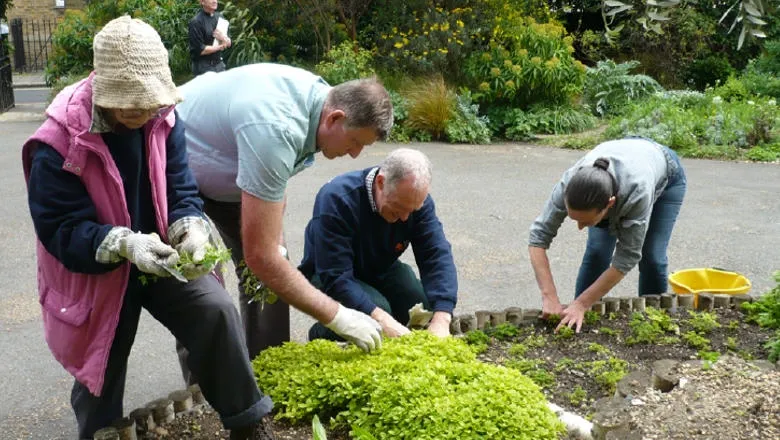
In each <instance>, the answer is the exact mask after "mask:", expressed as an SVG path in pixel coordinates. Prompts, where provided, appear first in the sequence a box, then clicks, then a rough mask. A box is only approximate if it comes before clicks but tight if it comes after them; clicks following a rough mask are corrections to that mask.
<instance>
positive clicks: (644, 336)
mask: <svg viewBox="0 0 780 440" xmlns="http://www.w3.org/2000/svg"><path fill="white" fill-rule="evenodd" d="M645 314H646V315H643V314H642V313H640V312H634V313H632V314H631V320H630V321H629V323H628V326H629V327H630V328H631V335H630V336H629V337H628V338H626V344H629V345H632V344H655V343H658V342H659V341H660V340H661V338H662V337H663V336H665V335H666V334H667V333H670V332H671V333H678V332H679V327H678V326H677V324H675V323H674V322H673V320H672V318H671V317H670V316H669V315H668V314H667V313H666V312H665V311H663V310H659V309H656V308H654V307H648V308H647V309H645Z"/></svg>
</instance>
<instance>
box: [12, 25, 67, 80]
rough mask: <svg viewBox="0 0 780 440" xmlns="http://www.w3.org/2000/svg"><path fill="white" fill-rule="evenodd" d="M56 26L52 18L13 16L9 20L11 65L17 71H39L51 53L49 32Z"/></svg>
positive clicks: (44, 65)
mask: <svg viewBox="0 0 780 440" xmlns="http://www.w3.org/2000/svg"><path fill="white" fill-rule="evenodd" d="M56 27H57V21H56V20H55V19H53V18H40V19H33V18H24V19H22V18H14V19H13V20H11V42H12V43H13V46H14V56H13V66H14V70H16V71H17V72H39V71H41V70H43V69H44V68H45V67H46V63H47V62H48V60H49V54H50V53H51V33H52V32H53V31H54V29H55V28H56Z"/></svg>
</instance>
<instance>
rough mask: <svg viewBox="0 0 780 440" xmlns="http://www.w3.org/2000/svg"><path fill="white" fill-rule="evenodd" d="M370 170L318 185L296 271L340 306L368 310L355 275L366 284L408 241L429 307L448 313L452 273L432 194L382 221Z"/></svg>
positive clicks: (454, 283) (454, 281) (454, 284)
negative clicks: (405, 213) (401, 216)
mask: <svg viewBox="0 0 780 440" xmlns="http://www.w3.org/2000/svg"><path fill="white" fill-rule="evenodd" d="M372 169H373V168H367V169H365V170H362V171H353V172H350V173H346V174H342V175H340V176H338V177H336V178H334V179H333V180H331V181H330V182H328V183H327V184H325V186H323V187H322V188H321V189H320V191H319V193H318V194H317V198H316V199H315V201H314V214H313V216H312V219H311V221H309V224H308V225H307V226H306V242H305V247H304V255H303V261H302V262H301V265H300V267H299V270H300V271H301V272H302V273H303V274H304V275H305V276H306V277H308V278H312V276H313V275H317V276H318V277H319V279H320V281H321V282H322V285H323V286H324V291H325V293H327V294H328V295H329V296H331V297H332V298H334V299H335V300H337V301H339V302H340V303H342V304H343V305H344V306H346V307H350V308H353V309H356V310H359V311H361V312H363V313H366V314H370V313H371V312H372V311H373V310H374V308H376V305H375V304H374V303H373V302H372V301H371V299H370V298H369V297H368V295H367V294H366V293H365V292H363V290H362V289H361V287H360V285H359V284H358V283H357V282H356V280H357V279H359V280H361V281H363V282H366V283H368V284H371V283H372V282H373V281H374V280H375V279H376V277H377V276H378V275H380V274H382V273H384V272H385V271H387V269H388V268H389V267H390V266H391V265H392V264H393V263H394V262H395V261H396V260H398V258H399V257H400V256H401V254H403V253H404V251H405V250H406V248H407V247H408V246H409V244H411V245H412V250H413V252H414V258H415V261H416V262H417V267H418V268H419V271H420V280H421V281H422V285H423V288H424V289H425V293H426V295H427V296H428V300H429V301H430V304H431V307H432V309H433V311H437V312H438V311H441V312H448V313H452V310H453V309H454V308H455V303H456V302H457V292H458V277H457V273H456V271H455V262H454V260H453V258H452V247H451V246H450V243H449V242H448V241H447V239H446V238H445V236H444V230H443V228H442V225H441V222H440V221H439V219H438V217H437V216H436V208H435V206H434V203H433V199H432V198H431V196H430V195H429V196H428V197H427V198H426V199H425V202H424V204H423V206H422V208H421V209H419V210H418V211H415V212H413V213H412V214H411V215H410V216H409V218H408V219H407V221H405V222H404V221H400V220H399V221H397V222H395V223H388V222H387V221H385V220H384V219H383V218H382V217H381V216H380V215H379V213H377V212H375V211H374V210H373V209H372V206H371V202H370V201H369V195H368V189H367V187H366V176H368V174H369V173H370V172H371V170H372Z"/></svg>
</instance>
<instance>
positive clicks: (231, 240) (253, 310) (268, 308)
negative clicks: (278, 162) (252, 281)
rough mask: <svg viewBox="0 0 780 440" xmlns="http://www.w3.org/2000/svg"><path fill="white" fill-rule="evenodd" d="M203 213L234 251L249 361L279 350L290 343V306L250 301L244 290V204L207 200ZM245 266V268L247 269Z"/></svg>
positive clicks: (233, 256) (233, 257)
mask: <svg viewBox="0 0 780 440" xmlns="http://www.w3.org/2000/svg"><path fill="white" fill-rule="evenodd" d="M201 198H202V199H203V203H204V204H203V210H204V211H205V212H206V214H207V215H208V216H209V217H210V218H211V220H212V221H213V222H214V224H215V225H216V226H217V229H218V230H219V235H220V236H221V237H222V241H224V242H225V246H227V247H228V248H229V249H230V253H231V258H232V259H233V264H234V265H235V266H236V276H237V277H238V292H239V307H240V309H241V319H242V320H243V323H244V335H245V339H246V344H247V350H248V352H249V358H250V359H254V358H255V357H257V355H258V354H259V353H260V352H261V351H263V350H264V349H266V348H268V347H277V346H280V345H282V344H283V343H284V342H287V341H289V340H290V307H289V306H288V305H287V303H285V302H284V301H282V300H281V299H277V301H276V302H275V303H273V304H261V303H259V302H251V303H250V302H249V301H250V299H251V298H252V296H251V292H249V293H250V294H249V295H248V294H247V292H245V291H244V281H245V277H244V269H243V267H241V266H242V263H243V261H244V252H243V249H242V247H241V203H231V202H218V201H216V200H212V199H209V198H206V197H203V196H202V195H201ZM244 267H245V266H244Z"/></svg>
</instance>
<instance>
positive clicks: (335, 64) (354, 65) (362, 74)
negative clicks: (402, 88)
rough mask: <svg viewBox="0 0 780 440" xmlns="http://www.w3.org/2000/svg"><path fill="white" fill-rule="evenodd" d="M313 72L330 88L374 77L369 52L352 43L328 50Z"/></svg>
mask: <svg viewBox="0 0 780 440" xmlns="http://www.w3.org/2000/svg"><path fill="white" fill-rule="evenodd" d="M314 70H315V71H316V72H317V74H318V75H320V76H322V77H323V78H325V81H327V82H328V84H330V85H332V86H335V85H336V84H341V83H343V82H346V81H349V80H353V79H358V78H367V77H371V76H374V69H373V68H372V67H371V52H369V51H368V50H366V49H363V48H361V47H357V46H356V44H355V43H354V42H352V41H344V42H343V43H341V44H339V45H338V46H336V47H334V48H333V49H331V50H329V51H328V53H326V54H325V60H324V61H322V62H320V63H319V64H317V66H316V67H315V68H314Z"/></svg>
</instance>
